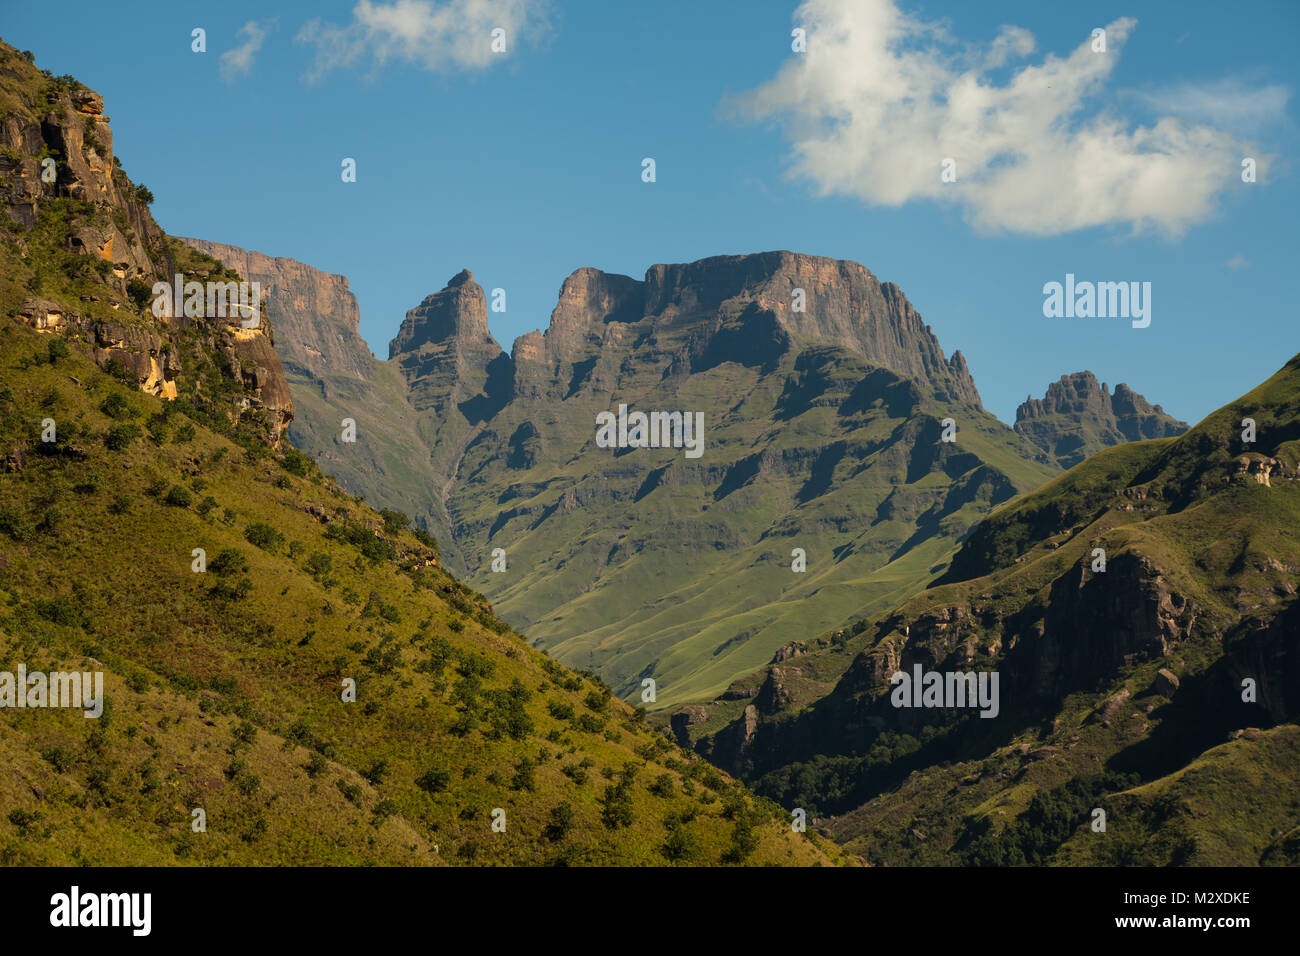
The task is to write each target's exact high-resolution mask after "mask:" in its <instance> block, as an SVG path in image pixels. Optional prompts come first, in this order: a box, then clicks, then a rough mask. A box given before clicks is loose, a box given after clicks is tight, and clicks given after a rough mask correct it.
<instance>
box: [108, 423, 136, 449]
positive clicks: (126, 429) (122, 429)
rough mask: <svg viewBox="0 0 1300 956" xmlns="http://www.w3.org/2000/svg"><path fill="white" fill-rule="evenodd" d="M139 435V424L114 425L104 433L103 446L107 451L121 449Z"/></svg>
mask: <svg viewBox="0 0 1300 956" xmlns="http://www.w3.org/2000/svg"><path fill="white" fill-rule="evenodd" d="M140 435H141V431H140V426H139V425H114V426H112V427H111V428H109V430H108V432H107V433H106V434H105V435H104V447H105V448H107V449H108V450H109V451H122V450H124V449H125V448H126V447H127V446H128V445H130V444H131V442H133V441H135V440H136V439H137V438H139V437H140Z"/></svg>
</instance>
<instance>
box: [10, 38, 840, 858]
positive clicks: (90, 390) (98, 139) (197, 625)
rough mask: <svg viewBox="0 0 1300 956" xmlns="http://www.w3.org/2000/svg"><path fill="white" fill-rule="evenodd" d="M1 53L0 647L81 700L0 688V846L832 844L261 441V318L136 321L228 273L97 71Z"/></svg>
mask: <svg viewBox="0 0 1300 956" xmlns="http://www.w3.org/2000/svg"><path fill="white" fill-rule="evenodd" d="M0 58H2V62H0V80H2V81H3V82H0V91H2V92H3V93H4V100H3V103H2V104H0V105H2V106H3V108H5V109H6V110H7V111H8V112H7V114H6V116H5V124H4V126H3V129H4V133H5V136H6V142H7V143H9V142H10V141H12V142H14V143H17V144H19V145H17V146H14V145H6V150H8V152H6V153H5V162H4V164H3V168H2V169H0V175H3V177H4V178H3V180H0V186H3V189H4V193H3V197H4V199H5V200H6V202H7V207H8V210H9V216H10V220H11V222H10V225H8V226H7V227H6V231H5V232H4V233H3V234H0V310H2V313H3V314H2V315H0V456H3V472H2V473H0V671H5V672H10V673H13V672H15V671H16V670H17V668H18V666H19V665H20V664H21V665H23V666H25V667H26V668H27V670H28V672H29V673H30V672H34V671H55V670H70V669H74V668H75V669H77V670H86V671H100V672H102V673H103V675H104V681H105V694H106V697H107V701H106V706H105V711H104V714H103V716H101V717H99V718H97V719H87V718H85V717H84V716H83V715H82V713H81V712H80V710H67V709H58V708H36V709H11V708H8V707H6V708H4V709H0V765H3V766H4V767H5V773H4V774H3V775H0V807H2V808H3V813H2V814H0V862H4V863H10V864H15V863H16V864H33V865H35V864H40V865H46V864H67V865H80V864H97V865H103V864H172V863H204V864H208V863H219V864H254V863H255V864H305V863H408V864H429V865H435V864H439V863H474V864H485V865H494V864H534V863H582V864H598V863H612V864H620V865H630V864H662V863H670V862H672V863H698V864H706V863H708V864H716V863H776V864H789V865H807V864H819V863H830V862H836V861H838V860H839V859H840V857H839V855H838V853H837V851H835V850H834V848H833V847H830V846H827V845H826V844H825V843H824V841H820V840H817V839H809V838H805V837H803V836H801V835H799V834H797V833H794V832H792V830H791V827H790V823H789V819H790V818H789V814H788V813H787V812H785V811H784V810H782V809H780V808H778V807H776V806H775V805H773V804H771V803H769V802H766V801H761V800H757V799H756V798H754V797H753V795H751V794H748V793H747V792H746V791H745V790H744V789H743V788H742V787H740V786H739V785H737V784H735V783H734V782H733V781H730V780H728V779H726V778H725V777H724V776H723V775H722V774H719V773H718V772H717V771H716V770H714V769H713V768H711V767H709V766H708V765H707V764H705V763H704V762H703V761H701V760H700V759H699V758H697V757H695V756H693V755H690V754H687V753H684V752H682V751H680V750H678V749H677V748H676V747H675V746H674V745H672V744H671V743H669V742H668V741H667V740H666V739H664V738H663V737H662V736H661V735H658V734H656V733H654V732H652V731H651V730H649V729H648V728H646V727H645V726H644V722H643V718H642V717H641V715H640V714H638V713H637V712H636V711H634V710H633V709H632V708H630V707H629V706H627V705H626V704H624V703H622V702H620V701H618V700H616V699H612V697H611V694H610V692H609V690H608V688H606V687H604V686H603V685H602V684H601V683H600V682H599V681H597V680H594V679H592V678H590V677H584V676H582V675H578V674H575V673H573V672H572V671H569V670H567V669H566V668H564V667H562V666H561V665H559V664H557V663H555V662H554V661H552V660H550V659H548V658H546V657H545V656H544V655H542V654H541V653H539V652H537V651H535V650H533V649H531V648H529V647H528V646H527V645H526V644H525V643H524V642H523V641H522V639H521V638H520V637H519V636H518V635H517V634H514V633H513V632H511V630H510V629H509V627H508V626H507V625H505V624H503V623H501V622H500V621H499V620H498V619H497V618H496V617H495V616H494V615H493V613H492V611H491V608H490V606H489V605H488V604H487V602H486V601H485V599H484V598H483V597H482V596H481V595H478V594H476V593H475V592H473V591H471V590H469V589H467V588H465V587H464V586H463V585H461V584H460V583H458V582H457V581H456V580H455V579H454V578H452V577H451V576H450V575H448V574H447V573H446V571H445V570H444V569H443V568H442V566H441V562H440V560H439V557H438V554H437V551H436V548H435V547H434V544H433V541H432V539H431V538H429V536H428V535H427V534H424V533H423V532H422V531H412V530H409V529H408V528H407V522H406V519H405V518H404V517H403V516H401V515H399V514H397V513H394V512H384V513H376V512H375V511H373V510H372V509H370V508H368V507H365V506H363V505H361V504H359V503H358V502H357V501H356V500H355V499H353V498H352V497H351V496H349V495H347V494H345V493H344V492H343V491H342V490H341V489H339V488H338V486H337V484H336V483H335V482H333V481H332V480H331V479H328V478H325V477H324V476H323V475H322V474H321V473H320V472H319V470H318V469H317V468H316V466H315V465H314V464H313V463H312V462H311V460H310V459H309V458H307V456H305V455H303V454H301V453H299V452H297V451H296V450H295V449H293V448H291V447H288V446H286V445H284V444H283V443H282V441H281V440H280V439H281V434H282V431H283V428H284V425H285V424H286V421H287V418H288V416H289V415H291V414H292V406H291V405H290V404H288V403H287V397H288V396H287V389H285V390H284V394H283V396H280V394H279V392H278V391H277V386H278V385H279V384H282V381H283V373H282V372H281V371H280V364H279V360H278V358H277V357H276V356H275V353H274V351H273V350H272V349H271V347H270V341H271V339H270V330H269V327H268V325H269V324H268V325H264V326H263V327H261V328H260V329H257V330H243V329H240V328H239V326H238V322H237V320H235V319H232V320H223V319H215V320H205V319H194V320H192V321H185V320H184V319H183V318H177V319H173V320H160V319H156V318H154V316H153V315H152V314H151V313H150V311H149V310H148V308H147V301H148V300H147V297H146V296H144V295H142V294H139V292H138V290H139V285H138V284H137V285H133V284H132V282H133V280H134V281H135V282H136V283H143V284H144V287H145V288H146V289H147V288H148V286H149V284H150V283H151V282H152V281H153V279H155V278H158V277H160V276H165V275H167V274H168V271H169V270H171V269H173V268H174V269H176V270H177V271H184V272H185V273H186V276H187V277H207V276H217V275H222V276H229V274H228V273H226V272H224V271H223V269H222V267H221V266H220V265H219V264H218V263H216V262H215V261H214V260H211V259H209V258H207V257H205V256H203V255H201V254H199V253H198V252H195V251H194V250H192V249H188V248H187V247H185V246H183V245H182V244H180V243H178V242H177V241H175V240H173V239H171V238H170V237H167V236H166V235H165V234H164V233H163V232H162V230H161V229H159V228H158V227H157V226H156V224H154V223H153V220H152V218H151V217H149V215H148V211H147V205H146V204H147V199H146V193H145V191H143V190H141V189H139V188H138V187H136V186H134V185H133V184H131V183H130V181H129V180H128V179H127V178H126V176H125V174H124V173H123V172H122V171H121V169H120V168H117V167H116V166H115V164H114V163H113V162H112V159H111V145H109V144H111V139H110V133H109V131H108V129H107V121H106V120H104V119H102V113H99V112H96V110H98V109H99V101H98V98H97V96H96V95H95V94H93V93H92V92H90V91H88V90H85V88H84V87H80V86H79V85H78V84H76V82H75V81H74V80H72V79H71V78H54V77H49V76H47V75H43V74H41V73H40V71H38V70H36V68H35V67H34V66H33V65H32V64H31V63H30V62H29V61H28V60H27V58H25V57H23V56H22V55H21V54H18V53H17V52H16V51H14V50H13V49H12V48H10V47H7V46H3V47H0ZM78 103H81V104H85V105H86V106H87V112H86V113H85V116H86V117H89V118H88V119H83V116H82V114H81V113H79V112H77V110H76V109H75V105H76V104H78ZM15 104H17V105H15ZM96 116H100V117H101V118H100V119H96V118H95V117H96ZM11 120H12V122H11ZM33 124H34V125H33ZM83 129H84V130H86V131H91V130H93V131H94V137H93V142H91V141H90V137H87V138H86V139H81V138H80V132H81V131H82V130H83ZM52 142H53V143H57V144H61V145H60V147H59V149H58V150H57V152H58V156H59V159H58V164H59V168H60V173H59V176H60V178H59V180H58V181H57V182H55V183H43V182H42V181H41V180H40V179H39V174H37V175H36V176H35V178H33V172H34V171H35V170H39V168H40V165H39V159H40V154H41V153H42V152H44V151H47V150H52V147H51V146H50V143H52ZM81 196H86V197H89V198H81ZM85 240H89V241H85ZM101 263H104V264H106V265H101ZM229 277H231V278H235V279H238V278H239V276H237V275H236V276H229ZM276 376H279V378H277V377H276ZM173 396H175V397H174V398H173ZM281 397H282V398H283V399H284V400H285V401H283V402H281V401H280V398H281ZM51 429H53V430H52V431H51ZM196 549H201V550H202V554H196ZM200 558H202V559H203V564H202V566H199V565H197V564H196V562H197V561H198V560H199V559H200ZM347 680H351V681H355V689H356V699H355V701H349V700H345V699H344V691H345V689H346V688H345V681H347ZM196 809H202V810H203V811H204V812H205V813H206V831H205V832H196V831H195V830H194V828H193V826H192V821H193V819H194V818H193V811H194V810H196ZM498 809H499V810H503V811H504V814H505V816H504V820H505V829H504V830H503V831H500V830H494V829H493V827H492V823H493V811H494V810H498ZM499 819H500V815H499V814H498V820H499Z"/></svg>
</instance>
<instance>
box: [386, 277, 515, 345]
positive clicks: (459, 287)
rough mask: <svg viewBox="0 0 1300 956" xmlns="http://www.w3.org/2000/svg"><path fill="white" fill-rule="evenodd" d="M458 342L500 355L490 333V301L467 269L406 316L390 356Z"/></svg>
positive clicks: (393, 341)
mask: <svg viewBox="0 0 1300 956" xmlns="http://www.w3.org/2000/svg"><path fill="white" fill-rule="evenodd" d="M451 342H455V343H456V344H457V345H460V346H467V347H470V348H473V349H482V348H484V347H488V346H490V348H489V351H491V352H493V354H495V353H499V352H500V351H501V347H500V346H499V345H497V344H496V341H495V340H494V339H493V338H492V336H491V334H490V333H489V332H488V324H487V298H486V296H484V294H483V288H482V286H480V285H479V284H478V283H477V282H475V281H474V274H473V273H472V272H470V271H469V270H468V269H462V270H461V271H460V272H458V273H456V275H455V276H453V277H452V278H451V279H450V280H448V282H447V285H446V286H445V287H444V288H443V289H442V291H441V292H434V293H432V294H431V295H427V296H425V298H424V301H422V302H421V303H420V304H419V305H418V306H416V307H415V308H414V309H411V310H410V311H408V312H407V313H406V318H405V319H404V320H403V322H402V325H401V328H399V329H398V331H397V336H396V337H395V338H394V339H393V340H392V341H391V342H389V343H388V357H389V358H396V357H398V356H399V355H403V354H405V353H410V352H416V351H419V350H421V349H423V348H426V347H429V346H433V347H443V346H445V345H447V344H448V343H451Z"/></svg>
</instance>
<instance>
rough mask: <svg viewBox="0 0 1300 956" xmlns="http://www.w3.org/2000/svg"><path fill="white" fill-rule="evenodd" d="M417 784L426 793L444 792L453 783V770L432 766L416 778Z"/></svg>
mask: <svg viewBox="0 0 1300 956" xmlns="http://www.w3.org/2000/svg"><path fill="white" fill-rule="evenodd" d="M415 785H416V786H417V787H419V788H420V789H421V790H423V791H424V792H425V793H442V792H443V791H444V790H446V789H447V787H449V786H450V785H451V771H450V770H445V769H443V768H442V767H431V768H430V769H429V770H427V771H426V772H425V773H423V774H421V775H420V776H419V777H418V778H417V779H416V781H415Z"/></svg>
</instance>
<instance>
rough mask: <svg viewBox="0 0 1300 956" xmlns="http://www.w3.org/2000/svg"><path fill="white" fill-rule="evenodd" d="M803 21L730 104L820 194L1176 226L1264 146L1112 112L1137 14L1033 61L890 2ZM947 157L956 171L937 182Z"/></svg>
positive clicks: (1009, 31)
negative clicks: (769, 128)
mask: <svg viewBox="0 0 1300 956" xmlns="http://www.w3.org/2000/svg"><path fill="white" fill-rule="evenodd" d="M795 23H796V24H797V25H799V26H802V27H803V28H804V29H805V30H806V31H807V38H808V40H807V45H808V46H807V52H806V53H804V54H800V55H795V56H793V57H792V58H791V59H790V61H789V62H787V63H786V64H785V65H784V66H783V67H782V68H781V70H780V71H779V72H778V73H777V75H776V76H775V77H774V78H773V79H771V80H770V81H768V82H767V83H765V84H763V85H761V86H759V87H758V88H756V89H753V90H750V91H748V92H746V93H743V94H741V95H739V96H737V97H734V98H732V99H731V100H730V101H729V105H730V106H731V107H733V108H734V109H736V110H737V111H738V113H739V115H740V116H742V117H744V118H747V119H750V120H769V119H770V120H775V121H776V122H777V123H778V124H779V125H780V127H781V129H782V131H783V132H784V134H785V136H786V138H787V139H788V140H789V142H790V145H791V148H792V156H791V162H790V172H791V174H792V175H794V176H796V177H799V178H803V179H806V180H808V181H810V182H811V183H812V184H813V185H814V187H815V189H816V190H817V191H818V192H819V193H820V194H821V195H844V196H853V197H856V198H858V199H861V200H864V201H865V202H867V203H870V204H873V205H883V206H899V205H902V204H903V203H906V202H909V201H912V200H917V199H922V200H924V199H929V200H935V201H940V202H952V203H955V204H957V205H958V206H959V207H960V208H961V209H962V210H963V212H964V214H965V215H966V217H967V219H968V220H969V221H970V222H971V223H972V225H974V226H975V227H976V228H977V229H980V230H981V231H986V232H1017V233H1024V234H1030V235H1054V234H1059V233H1064V232H1070V231H1073V230H1077V229H1084V228H1088V227H1092V226H1127V227H1129V228H1130V229H1132V230H1133V231H1150V230H1158V231H1161V232H1164V233H1167V234H1171V235H1177V234H1180V233H1182V232H1184V231H1185V230H1186V229H1187V228H1188V227H1190V226H1192V225H1194V224H1195V223H1198V222H1201V221H1203V220H1205V219H1206V218H1208V217H1209V216H1210V215H1212V214H1213V212H1214V208H1215V204H1216V199H1217V197H1218V195H1219V194H1220V193H1221V192H1222V191H1223V190H1225V189H1227V188H1228V187H1229V186H1230V185H1232V184H1233V183H1236V182H1240V178H1239V175H1238V173H1239V170H1240V161H1241V157H1242V156H1247V155H1250V156H1256V155H1257V154H1256V153H1254V152H1246V151H1243V150H1244V149H1245V147H1244V146H1243V145H1242V144H1241V143H1239V142H1238V141H1237V139H1236V137H1235V136H1234V135H1232V134H1229V133H1228V132H1225V131H1224V130H1222V129H1220V128H1216V127H1215V126H1213V125H1209V124H1206V123H1203V122H1199V121H1194V120H1191V119H1185V118H1180V117H1178V116H1174V115H1163V116H1158V117H1154V118H1153V120H1152V122H1150V123H1149V124H1148V125H1138V124H1134V123H1132V122H1130V121H1129V120H1127V119H1126V118H1124V117H1122V116H1118V115H1116V114H1115V113H1114V112H1112V110H1111V108H1110V106H1109V101H1110V99H1111V94H1110V92H1109V91H1107V90H1106V85H1107V83H1108V82H1109V80H1110V77H1111V73H1112V71H1113V70H1114V67H1115V64H1116V62H1117V60H1118V58H1119V56H1120V51H1121V50H1122V48H1123V46H1124V43H1125V41H1126V40H1127V39H1128V38H1129V35H1130V33H1132V31H1133V29H1134V28H1135V27H1136V25H1137V24H1136V21H1135V20H1132V19H1129V18H1123V19H1119V20H1115V21H1114V22H1112V23H1110V24H1109V25H1108V26H1106V28H1105V29H1106V52H1104V53H1100V52H1094V51H1093V48H1092V44H1093V41H1092V38H1091V36H1084V37H1082V38H1081V42H1080V44H1079V46H1078V47H1077V48H1076V49H1075V50H1074V51H1073V52H1071V53H1070V54H1069V55H1068V56H1065V57H1060V56H1056V55H1054V54H1051V53H1047V54H1044V55H1042V56H1041V57H1037V58H1035V61H1034V62H1023V61H1025V60H1026V58H1027V57H1029V56H1030V54H1032V53H1033V51H1034V48H1035V41H1034V38H1033V36H1032V35H1031V34H1030V33H1029V32H1028V31H1026V30H1023V29H1021V28H1019V27H1012V26H1007V27H1003V28H1002V29H1001V32H1000V33H999V34H998V35H997V36H996V37H995V38H994V39H993V41H992V42H991V43H986V44H982V45H967V46H964V47H962V46H960V45H957V48H956V49H953V43H952V42H951V38H949V37H948V36H947V34H946V30H945V29H944V27H943V25H942V24H935V23H927V22H924V21H922V20H919V19H917V18H914V17H912V16H909V15H907V14H905V13H903V12H902V11H900V10H899V9H898V7H897V6H896V5H895V3H894V2H893V0H806V2H805V3H804V4H803V5H802V6H800V7H799V9H798V10H797V11H796V13H795ZM1089 32H1091V31H1089ZM994 70H1005V71H1006V72H1007V75H1006V78H1005V80H1004V81H1001V82H1000V81H998V80H995V79H994V78H993V77H991V76H990V73H991V72H992V71H994ZM1103 94H1106V95H1105V96H1103ZM1270 97H1271V100H1270ZM1187 99H1188V102H1189V104H1190V103H1191V102H1192V100H1193V98H1191V97H1188V98H1187ZM1103 100H1104V101H1106V102H1102V101H1103ZM1261 102H1262V103H1269V102H1271V103H1275V102H1276V94H1275V93H1272V94H1267V95H1265V96H1264V99H1263V100H1262V101H1261ZM1098 103H1101V104H1102V105H1101V106H1100V108H1093V107H1094V106H1095V105H1096V104H1098ZM1203 105H1204V104H1203ZM1189 112H1190V110H1189ZM1206 116H1210V117H1211V118H1212V114H1207V113H1206V112H1205V111H1202V114H1201V116H1200V117H1199V118H1198V119H1203V118H1206ZM948 158H951V159H953V160H955V163H956V174H957V181H956V182H942V181H941V177H940V172H941V164H942V163H943V161H944V160H945V159H948ZM1260 166H1261V169H1262V168H1263V166H1264V163H1263V160H1262V158H1261V162H1260Z"/></svg>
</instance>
